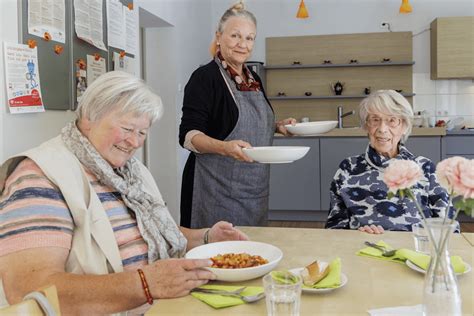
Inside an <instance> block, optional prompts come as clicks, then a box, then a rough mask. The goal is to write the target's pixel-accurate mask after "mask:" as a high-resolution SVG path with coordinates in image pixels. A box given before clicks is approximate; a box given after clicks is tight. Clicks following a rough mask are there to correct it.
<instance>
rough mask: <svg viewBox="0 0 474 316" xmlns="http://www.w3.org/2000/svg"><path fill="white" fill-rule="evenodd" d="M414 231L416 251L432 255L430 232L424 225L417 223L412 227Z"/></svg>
mask: <svg viewBox="0 0 474 316" xmlns="http://www.w3.org/2000/svg"><path fill="white" fill-rule="evenodd" d="M411 228H412V231H413V239H414V241H415V251H416V252H421V253H424V254H427V255H429V254H430V239H429V237H428V231H427V230H426V229H425V227H424V225H423V223H416V224H413V225H412V226H411Z"/></svg>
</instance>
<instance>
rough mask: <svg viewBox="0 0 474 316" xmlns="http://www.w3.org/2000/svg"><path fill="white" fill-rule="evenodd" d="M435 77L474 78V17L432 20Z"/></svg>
mask: <svg viewBox="0 0 474 316" xmlns="http://www.w3.org/2000/svg"><path fill="white" fill-rule="evenodd" d="M430 29H431V79H433V80H435V79H472V78H474V57H473V56H474V45H473V41H474V17H473V16H466V17H442V18H437V19H435V20H434V21H433V22H431V26H430Z"/></svg>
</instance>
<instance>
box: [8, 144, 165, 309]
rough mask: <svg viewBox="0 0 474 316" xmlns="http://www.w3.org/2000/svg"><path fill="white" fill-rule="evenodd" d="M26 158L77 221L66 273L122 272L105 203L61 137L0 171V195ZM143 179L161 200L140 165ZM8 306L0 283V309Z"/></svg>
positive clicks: (146, 172)
mask: <svg viewBox="0 0 474 316" xmlns="http://www.w3.org/2000/svg"><path fill="white" fill-rule="evenodd" d="M26 157H28V158H30V159H32V160H33V161H34V162H35V163H36V164H37V165H38V166H39V167H40V168H41V170H42V171H43V172H44V174H45V175H46V176H47V177H48V179H49V180H50V181H51V182H53V183H54V184H55V185H56V186H58V187H59V188H60V190H61V193H62V194H63V196H64V199H65V200H66V204H67V205H68V208H69V210H70V212H71V214H72V217H73V220H74V233H73V237H72V246H71V251H70V253H69V256H68V259H67V262H66V272H69V273H76V274H108V273H113V272H122V271H123V265H122V259H121V257H120V252H119V249H118V245H117V241H116V239H115V235H114V232H113V230H112V225H111V224H110V221H109V219H108V217H107V214H106V213H105V210H104V208H103V206H102V203H101V202H100V200H99V197H98V196H97V194H96V192H95V191H94V189H93V188H92V186H91V185H90V182H89V179H88V178H87V175H86V173H85V171H84V169H83V167H82V164H81V163H80V162H79V160H78V159H77V158H76V156H75V155H74V154H73V153H71V152H70V151H69V150H68V149H67V148H66V146H65V145H64V143H63V141H62V140H61V136H57V137H55V138H53V139H51V140H49V141H47V142H45V143H43V144H41V145H40V146H38V147H36V148H33V149H30V150H28V151H26V152H24V153H22V154H19V155H17V156H14V157H12V158H10V159H8V160H7V161H6V162H5V163H4V164H3V165H2V166H1V167H0V192H3V190H4V187H5V181H6V179H7V178H8V176H9V175H10V174H11V173H12V172H13V171H14V170H15V168H16V166H18V164H19V163H20V162H21V161H22V160H23V159H25V158H26ZM139 165H140V169H141V178H142V180H143V184H144V189H145V191H146V192H148V193H149V194H151V195H152V196H155V197H157V198H159V199H160V200H161V199H162V198H161V194H160V192H159V190H158V187H157V186H156V183H155V181H154V179H153V176H152V175H151V174H150V172H149V171H148V169H147V168H146V167H145V166H144V165H142V164H141V163H140V164H139ZM2 306H8V303H7V301H6V297H5V293H4V291H3V287H2V282H1V279H0V307H2Z"/></svg>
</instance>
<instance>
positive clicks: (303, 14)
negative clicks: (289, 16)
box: [296, 0, 309, 19]
mask: <svg viewBox="0 0 474 316" xmlns="http://www.w3.org/2000/svg"><path fill="white" fill-rule="evenodd" d="M296 17H297V18H298V19H306V18H308V17H309V14H308V10H306V6H305V5H304V1H303V0H301V2H300V6H299V8H298V12H297V13H296Z"/></svg>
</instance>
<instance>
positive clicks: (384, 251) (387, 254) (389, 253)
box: [364, 241, 397, 257]
mask: <svg viewBox="0 0 474 316" xmlns="http://www.w3.org/2000/svg"><path fill="white" fill-rule="evenodd" d="M364 244H366V245H367V246H369V247H372V248H375V249H378V250H380V251H382V256H383V257H392V256H393V255H395V253H396V252H397V250H396V249H392V250H387V249H386V248H385V247H384V246H380V245H377V244H374V243H372V242H370V241H366V242H365V243H364Z"/></svg>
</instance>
